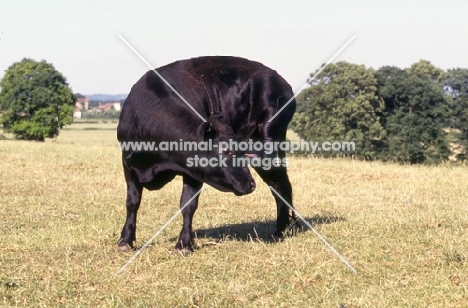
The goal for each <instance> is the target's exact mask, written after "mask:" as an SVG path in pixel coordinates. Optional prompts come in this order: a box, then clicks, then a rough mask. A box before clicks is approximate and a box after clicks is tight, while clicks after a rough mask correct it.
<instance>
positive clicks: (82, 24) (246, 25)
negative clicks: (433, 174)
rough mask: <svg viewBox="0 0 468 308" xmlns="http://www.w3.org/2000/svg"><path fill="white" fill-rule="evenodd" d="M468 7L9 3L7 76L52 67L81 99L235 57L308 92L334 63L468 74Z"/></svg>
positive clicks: (359, 0)
mask: <svg viewBox="0 0 468 308" xmlns="http://www.w3.org/2000/svg"><path fill="white" fill-rule="evenodd" d="M467 12H468V2H467V1H465V0H463V1H450V0H448V1H432V0H427V1H411V0H406V1H400V0H396V1H391V2H390V1H388V2H387V1H375V0H374V1H364V0H356V1H346V2H345V1H333V0H332V1H306V0H304V1H243V0H239V1H223V2H221V1H205V0H198V1H155V0H152V1H128V0H127V1H119V0H114V1H107V0H105V1H104V0H103V1H91V0H81V1H67V0H64V1H52V0H41V1H26V0H20V1H18V0H15V1H10V0H0V78H2V77H3V76H4V72H5V70H7V69H8V68H9V67H10V66H11V65H12V64H13V63H14V62H18V61H21V59H23V58H31V59H34V60H37V61H40V60H46V61H47V62H49V63H52V64H53V65H54V67H55V68H56V69H57V70H58V71H59V72H61V73H62V74H63V75H64V76H65V77H66V78H67V81H68V83H69V85H70V87H71V88H72V90H73V92H74V93H82V94H97V93H105V94H125V93H128V92H129V91H130V89H131V87H132V85H133V84H134V83H135V82H136V81H137V80H138V79H139V78H140V77H141V76H142V75H143V74H144V73H145V72H146V71H148V70H149V67H148V66H147V65H146V64H145V62H143V61H142V60H141V59H140V58H139V57H138V56H136V55H135V53H134V52H133V51H132V50H131V49H130V48H129V47H128V46H127V45H126V44H125V43H124V42H123V41H122V39H121V38H120V37H119V35H120V36H121V37H122V38H124V39H125V40H126V41H128V43H130V44H131V45H132V46H133V47H134V48H135V50H137V51H138V52H139V53H140V54H141V55H142V56H143V57H144V58H145V59H146V61H147V62H148V63H149V64H150V65H151V66H152V67H154V68H157V67H159V66H162V65H165V64H168V63H171V62H174V61H177V60H181V59H187V58H192V57H198V56H208V55H231V56H240V57H244V58H248V59H251V60H255V61H259V62H262V63H263V64H265V65H267V66H269V67H270V68H272V69H274V70H276V71H277V72H278V73H279V74H280V75H282V76H283V77H284V78H285V79H286V80H287V81H288V82H289V83H290V84H291V86H292V87H293V89H295V90H299V89H300V88H301V87H302V86H303V85H304V83H305V82H306V80H307V78H308V77H309V75H310V74H311V73H313V72H315V71H316V70H317V69H318V68H320V66H321V65H322V64H323V63H326V62H328V61H329V60H330V58H331V57H332V56H333V55H334V54H335V53H336V52H337V51H338V50H340V48H342V47H343V45H344V44H345V43H346V42H347V41H349V40H350V39H351V38H352V37H353V36H354V35H356V38H355V39H354V40H353V41H352V42H351V43H350V44H349V45H348V46H347V47H346V48H345V49H344V50H343V51H342V52H341V53H339V55H338V56H337V57H336V58H335V59H334V61H333V62H337V61H348V62H351V63H356V64H364V65H365V66H366V67H373V68H375V69H378V68H379V67H382V66H384V65H394V66H398V67H400V68H405V67H409V66H410V65H411V64H413V63H415V62H417V61H419V60H421V59H425V60H429V61H430V62H431V63H433V64H434V65H435V66H437V67H439V68H442V69H444V70H446V69H450V68H455V67H463V68H468V16H467V15H468V13H467Z"/></svg>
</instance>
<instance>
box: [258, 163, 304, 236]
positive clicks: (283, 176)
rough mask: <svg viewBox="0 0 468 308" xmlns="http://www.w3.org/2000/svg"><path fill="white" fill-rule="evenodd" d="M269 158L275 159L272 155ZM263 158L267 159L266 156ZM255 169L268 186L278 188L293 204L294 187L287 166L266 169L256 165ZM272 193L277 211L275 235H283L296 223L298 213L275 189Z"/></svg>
mask: <svg viewBox="0 0 468 308" xmlns="http://www.w3.org/2000/svg"><path fill="white" fill-rule="evenodd" d="M268 158H269V159H273V158H270V157H268ZM268 158H266V159H268ZM263 159H265V157H264V158H263ZM255 171H257V173H258V174H259V175H260V177H261V178H262V179H263V181H264V182H265V183H266V184H267V185H268V186H271V187H273V189H274V190H276V191H277V192H278V194H279V195H280V196H281V197H282V198H283V199H284V200H285V201H286V202H287V203H288V204H289V205H291V206H292V187H291V183H290V182H289V177H288V174H287V172H286V167H283V166H280V167H272V168H271V169H270V170H264V169H263V168H262V167H256V168H255ZM272 194H273V197H274V198H275V201H276V211H277V220H276V232H275V236H278V237H281V236H283V234H284V232H285V231H286V229H287V228H288V226H290V224H294V223H296V215H295V214H294V212H293V211H292V210H291V209H290V208H289V206H288V205H287V204H285V203H284V201H283V200H281V198H279V197H278V195H276V194H275V193H274V192H273V191H272ZM290 218H292V221H290Z"/></svg>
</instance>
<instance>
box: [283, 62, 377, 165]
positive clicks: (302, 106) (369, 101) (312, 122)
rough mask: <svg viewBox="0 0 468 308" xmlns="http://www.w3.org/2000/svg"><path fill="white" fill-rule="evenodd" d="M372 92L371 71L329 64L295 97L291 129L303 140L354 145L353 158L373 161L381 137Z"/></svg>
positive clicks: (374, 93)
mask: <svg viewBox="0 0 468 308" xmlns="http://www.w3.org/2000/svg"><path fill="white" fill-rule="evenodd" d="M376 92H377V80H376V79H375V76H374V70H372V69H367V68H366V67H365V66H363V65H356V64H351V63H347V62H338V63H336V64H330V65H328V66H327V67H326V68H325V69H324V70H323V71H322V72H321V73H320V74H319V75H318V76H317V78H316V79H315V80H314V82H313V83H312V85H311V87H310V88H308V89H306V90H304V91H303V93H301V95H299V96H298V98H297V101H298V108H297V110H298V112H297V113H296V115H295V117H294V118H293V121H292V125H291V127H292V129H293V130H294V131H295V132H296V133H297V134H298V135H299V136H300V137H301V138H304V139H309V140H328V141H335V140H336V141H341V140H346V141H354V142H355V143H356V153H354V155H357V156H359V157H361V158H366V159H373V158H374V157H375V155H376V154H377V152H376V149H377V148H376V146H377V145H378V144H379V142H380V140H381V139H382V138H384V137H385V131H384V129H383V127H382V126H381V124H380V119H379V115H378V113H379V111H380V102H379V98H378V96H377V95H376ZM324 154H326V153H324Z"/></svg>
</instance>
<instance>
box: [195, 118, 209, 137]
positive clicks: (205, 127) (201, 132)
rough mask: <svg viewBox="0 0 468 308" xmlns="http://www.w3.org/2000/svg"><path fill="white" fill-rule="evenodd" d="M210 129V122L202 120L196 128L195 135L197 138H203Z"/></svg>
mask: <svg viewBox="0 0 468 308" xmlns="http://www.w3.org/2000/svg"><path fill="white" fill-rule="evenodd" d="M210 131H211V123H209V122H202V123H201V124H200V125H199V126H198V128H197V137H198V139H199V140H205V138H206V136H207V135H208V134H207V133H209V132H210Z"/></svg>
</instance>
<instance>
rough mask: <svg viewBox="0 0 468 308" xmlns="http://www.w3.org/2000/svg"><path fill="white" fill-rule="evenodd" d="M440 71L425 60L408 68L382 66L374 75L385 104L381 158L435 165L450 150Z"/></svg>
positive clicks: (441, 73) (446, 112)
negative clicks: (384, 135) (445, 126)
mask: <svg viewBox="0 0 468 308" xmlns="http://www.w3.org/2000/svg"><path fill="white" fill-rule="evenodd" d="M442 76H443V71H441V70H439V69H437V68H435V67H433V66H432V65H430V63H429V62H427V61H425V62H424V61H420V62H418V63H416V64H414V65H413V66H412V67H411V68H410V69H407V70H402V69H399V68H397V67H391V66H384V67H382V68H380V69H379V70H378V71H377V72H376V77H377V80H378V81H379V96H380V99H381V101H382V103H383V105H384V108H383V116H382V125H383V126H384V128H385V131H386V133H387V138H386V140H384V142H383V143H382V149H381V150H382V151H381V154H380V158H381V159H383V160H395V161H400V162H405V163H438V162H440V161H443V160H446V159H448V156H449V155H450V151H449V149H448V144H447V140H446V133H445V132H444V131H443V124H444V123H446V121H447V120H448V118H449V115H450V112H449V109H448V103H447V100H446V98H445V95H444V91H443V88H442V86H441V85H440V84H439V83H438V80H439V79H440V78H442Z"/></svg>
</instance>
